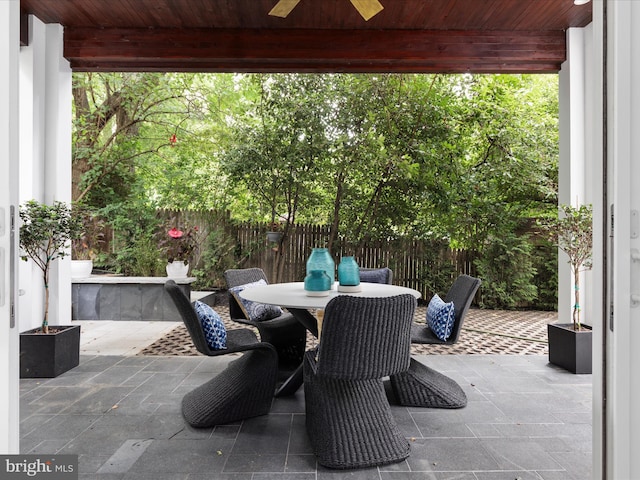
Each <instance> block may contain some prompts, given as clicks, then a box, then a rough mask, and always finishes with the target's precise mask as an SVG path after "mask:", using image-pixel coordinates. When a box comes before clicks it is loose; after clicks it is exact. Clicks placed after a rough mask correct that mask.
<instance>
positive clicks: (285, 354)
mask: <svg viewBox="0 0 640 480" xmlns="http://www.w3.org/2000/svg"><path fill="white" fill-rule="evenodd" d="M224 279H225V281H226V282H227V288H231V287H237V286H240V285H245V284H247V283H252V282H257V281H259V280H264V281H265V282H267V283H269V282H268V280H267V277H266V275H265V274H264V271H263V270H262V269H261V268H243V269H231V270H227V271H225V272H224ZM229 316H230V317H231V320H233V321H236V322H239V323H244V324H246V325H252V326H254V327H256V328H257V329H258V332H259V333H260V340H261V341H263V342H268V343H270V344H271V345H273V346H274V347H275V349H276V351H277V352H278V360H279V364H280V367H281V368H283V369H285V370H287V369H289V370H291V369H294V368H296V367H297V366H299V365H300V364H301V363H302V357H303V355H304V351H305V349H306V341H307V330H306V328H305V327H304V325H302V324H301V323H300V322H298V321H297V320H296V319H295V318H294V316H293V315H292V314H291V313H289V312H284V313H283V314H282V315H280V316H279V317H276V318H272V319H271V320H264V321H262V322H255V321H252V320H250V319H248V318H247V317H246V315H245V314H244V311H243V310H242V308H241V307H240V305H238V302H237V300H236V299H235V297H234V296H233V295H232V294H231V292H229Z"/></svg>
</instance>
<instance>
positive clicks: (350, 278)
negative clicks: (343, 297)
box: [338, 257, 360, 287]
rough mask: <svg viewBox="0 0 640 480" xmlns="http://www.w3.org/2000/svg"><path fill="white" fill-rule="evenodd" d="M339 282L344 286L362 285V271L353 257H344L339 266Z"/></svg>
mask: <svg viewBox="0 0 640 480" xmlns="http://www.w3.org/2000/svg"><path fill="white" fill-rule="evenodd" d="M338 282H340V285H342V286H348V287H355V286H356V285H360V269H359V268H358V263H357V262H356V260H355V258H353V257H342V260H340V264H339V265H338Z"/></svg>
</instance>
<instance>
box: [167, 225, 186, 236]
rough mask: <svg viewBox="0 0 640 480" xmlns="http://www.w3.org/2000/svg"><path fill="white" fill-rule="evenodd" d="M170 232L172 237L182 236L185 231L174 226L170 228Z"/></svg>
mask: <svg viewBox="0 0 640 480" xmlns="http://www.w3.org/2000/svg"><path fill="white" fill-rule="evenodd" d="M168 233H169V236H170V237H171V238H182V235H183V233H184V232H183V231H182V230H178V229H177V228H176V227H173V228H172V229H171V230H169V232H168Z"/></svg>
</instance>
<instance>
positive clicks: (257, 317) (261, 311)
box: [229, 279, 282, 322]
mask: <svg viewBox="0 0 640 480" xmlns="http://www.w3.org/2000/svg"><path fill="white" fill-rule="evenodd" d="M266 284H267V282H265V281H264V280H263V279H260V280H258V281H257V282H252V283H247V284H245V285H239V286H237V287H231V288H230V289H229V291H230V292H231V295H233V297H234V298H235V299H236V300H237V301H238V305H240V308H242V311H243V312H244V314H245V316H246V317H247V318H248V319H249V320H251V321H254V322H262V321H264V320H271V319H272V318H276V317H279V316H280V315H282V309H281V308H280V307H279V306H277V305H269V304H266V303H258V302H252V301H250V300H246V299H244V298H242V297H241V296H240V292H241V291H243V290H244V289H245V288H252V287H257V286H259V285H266Z"/></svg>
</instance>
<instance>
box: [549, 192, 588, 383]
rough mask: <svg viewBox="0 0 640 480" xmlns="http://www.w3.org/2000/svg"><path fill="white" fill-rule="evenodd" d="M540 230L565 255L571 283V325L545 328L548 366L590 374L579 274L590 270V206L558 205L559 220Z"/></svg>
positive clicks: (586, 331) (586, 327) (565, 324)
mask: <svg viewBox="0 0 640 480" xmlns="http://www.w3.org/2000/svg"><path fill="white" fill-rule="evenodd" d="M542 228H543V231H545V232H546V233H547V234H548V235H549V237H550V239H551V241H552V242H553V243H554V244H555V245H556V246H557V247H558V248H559V249H560V250H561V251H562V252H564V253H565V254H566V255H567V257H568V262H569V265H570V267H571V273H572V274H573V283H574V302H573V315H572V321H571V322H570V323H567V322H564V323H562V322H561V323H556V324H549V325H548V329H547V333H548V340H549V362H550V363H553V364H554V365H558V366H560V367H563V368H565V369H567V370H569V371H571V372H573V373H591V328H590V327H588V326H585V325H582V323H581V322H580V312H581V308H580V273H581V272H583V271H585V270H590V269H591V266H592V263H591V257H592V248H593V209H592V206H591V205H580V206H578V207H572V206H570V205H560V215H559V216H558V218H557V219H553V220H550V221H547V222H545V223H544V224H543V225H542Z"/></svg>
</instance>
